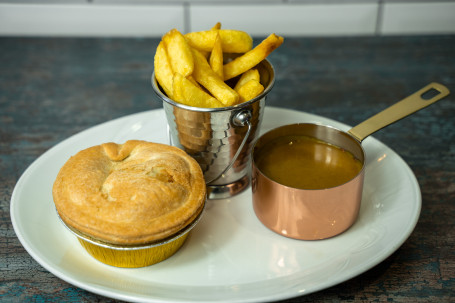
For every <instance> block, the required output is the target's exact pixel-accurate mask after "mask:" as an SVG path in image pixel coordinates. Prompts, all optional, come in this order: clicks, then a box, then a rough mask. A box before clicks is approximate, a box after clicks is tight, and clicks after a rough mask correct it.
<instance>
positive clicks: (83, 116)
mask: <svg viewBox="0 0 455 303" xmlns="http://www.w3.org/2000/svg"><path fill="white" fill-rule="evenodd" d="M157 43H158V40H157V39H109V38H105V39H75V38H74V39H73V38H0V172H1V173H0V239H1V240H0V301H5V302H8V301H13V302H14V301H15V302H29V301H31V302H65V301H68V302H113V301H114V300H111V299H109V298H104V297H101V296H98V295H95V294H93V293H89V292H87V291H85V290H82V289H79V288H78V287H75V286H73V285H70V284H68V283H66V282H64V281H62V280H60V279H59V278H57V277H55V276H54V275H53V274H51V273H49V272H48V271H47V270H46V269H44V268H43V267H41V266H40V265H39V264H38V263H37V262H36V261H35V260H34V259H33V258H32V257H31V256H30V255H29V254H28V253H27V252H26V251H25V249H24V248H23V247H22V245H21V244H20V242H19V240H18V238H17V237H16V235H15V232H14V230H13V227H12V224H11V218H10V199H11V194H12V191H13V189H14V186H15V184H16V182H17V181H18V179H19V177H20V176H21V174H22V173H23V172H24V171H25V169H26V168H27V167H28V166H29V165H30V164H31V163H32V161H34V160H35V159H36V158H37V157H39V156H40V155H41V154H42V153H43V152H45V151H46V150H48V149H49V148H51V147H52V146H54V145H55V144H58V143H59V142H61V141H62V140H64V139H65V138H67V137H69V136H71V135H73V134H75V133H78V132H80V131H82V130H84V129H87V128H89V127H91V126H93V125H96V124H99V123H102V122H105V121H108V120H111V119H114V118H117V117H121V116H125V115H128V114H132V113H137V112H141V111H146V110H150V109H154V108H160V107H161V104H160V102H158V101H157V99H156V97H155V96H154V93H153V91H152V88H151V86H150V84H149V83H150V82H149V79H150V75H151V72H152V70H153V55H154V52H155V48H156V46H157ZM269 59H270V61H271V62H272V63H273V64H274V67H275V69H276V84H275V87H274V89H273V90H272V92H271V93H270V95H269V97H268V99H267V104H268V105H270V106H276V107H285V108H290V109H295V110H299V111H305V112H309V113H314V114H318V115H322V116H325V117H329V118H332V119H335V120H338V121H341V122H344V123H346V124H350V125H355V124H356V123H358V122H360V121H362V120H364V119H365V118H367V117H369V116H370V115H372V114H374V113H376V112H378V111H380V110H382V109H384V108H385V107H387V106H388V105H390V104H392V103H394V102H396V101H398V100H400V99H401V98H403V97H405V96H407V95H409V94H411V93H413V92H414V91H416V90H417V89H419V88H421V87H423V86H424V85H426V84H427V83H430V82H432V81H436V82H440V83H443V84H445V85H446V86H448V87H449V89H451V90H452V95H450V96H449V97H448V98H446V99H445V100H443V101H440V102H438V103H436V104H434V105H432V106H431V107H429V108H427V109H425V110H423V111H420V112H418V113H416V114H415V115H413V116H411V117H408V118H406V119H405V120H403V121H401V122H399V123H398V124H394V125H392V126H390V127H389V128H387V130H383V131H380V132H378V133H376V134H375V135H374V136H375V137H376V138H377V139H379V140H381V141H382V142H383V143H385V144H386V145H388V146H389V147H391V148H392V149H393V150H395V151H396V152H397V153H398V154H399V155H400V156H401V157H402V158H403V159H404V160H405V161H406V162H407V163H408V164H409V166H410V167H411V169H412V170H413V172H414V174H415V175H416V177H417V179H418V182H419V184H420V187H421V191H422V199H423V205H422V212H421V215H420V218H419V221H418V224H417V226H416V228H415V230H414V232H413V233H412V234H411V236H410V237H409V239H408V240H407V241H406V242H405V243H404V244H403V245H402V246H401V247H400V248H399V249H398V250H397V251H396V252H395V253H393V254H392V255H391V256H390V257H389V258H387V259H386V260H385V261H383V262H381V263H380V264H379V265H377V266H375V267H374V268H372V269H370V270H368V271H367V272H365V273H363V274H361V275H360V276H358V277H355V278H353V279H351V280H348V281H346V282H344V283H342V284H339V285H337V286H333V287H331V288H329V289H325V290H323V291H320V292H317V293H314V294H310V295H308V296H303V297H299V298H294V299H290V300H287V301H286V302H314V301H318V302H386V301H387V302H449V301H452V302H453V301H454V300H455V220H454V218H455V102H454V101H455V36H411V37H409V36H407V37H347V38H287V39H286V40H285V43H284V44H283V46H282V47H280V48H279V50H277V51H276V52H275V53H273V54H272V55H271V56H270V58H269Z"/></svg>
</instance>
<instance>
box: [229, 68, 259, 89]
mask: <svg viewBox="0 0 455 303" xmlns="http://www.w3.org/2000/svg"><path fill="white" fill-rule="evenodd" d="M250 80H256V81H258V82H260V81H261V77H260V75H259V71H258V70H257V69H256V68H252V69H249V70H247V71H246V72H244V73H243V74H242V75H241V76H240V78H239V80H238V81H237V83H236V84H235V86H234V90H235V91H237V92H238V89H239V88H240V87H241V86H243V85H244V84H245V83H247V82H248V81H250Z"/></svg>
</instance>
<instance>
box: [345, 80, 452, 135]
mask: <svg viewBox="0 0 455 303" xmlns="http://www.w3.org/2000/svg"><path fill="white" fill-rule="evenodd" d="M430 90H436V91H438V92H439V94H437V95H435V96H433V97H431V98H430V99H424V98H422V96H423V95H424V94H425V93H427V92H429V91H430ZM449 93H450V91H449V89H448V88H447V87H445V86H444V85H442V84H439V83H436V82H433V83H430V84H428V85H427V86H425V87H424V88H421V89H420V90H418V91H417V92H415V93H413V94H412V95H410V96H408V97H406V98H404V99H403V100H401V101H399V102H397V103H395V104H394V105H392V106H390V107H388V108H386V109H385V110H383V111H382V112H380V113H378V114H376V115H374V116H372V117H371V118H369V119H367V120H365V121H363V122H362V123H360V124H358V125H357V126H354V127H353V128H351V129H350V130H349V131H348V133H349V134H351V135H352V136H353V137H354V138H356V139H357V141H359V142H362V141H363V140H364V139H365V138H366V137H368V136H369V135H371V134H373V133H375V132H376V131H378V130H380V129H382V128H384V127H386V126H388V125H390V124H392V123H395V122H397V121H399V120H401V119H403V118H404V117H407V116H409V115H410V114H413V113H415V112H416V111H419V110H421V109H423V108H425V107H427V106H429V105H431V104H433V103H435V102H436V101H439V100H441V99H442V98H444V97H446V96H447V95H449Z"/></svg>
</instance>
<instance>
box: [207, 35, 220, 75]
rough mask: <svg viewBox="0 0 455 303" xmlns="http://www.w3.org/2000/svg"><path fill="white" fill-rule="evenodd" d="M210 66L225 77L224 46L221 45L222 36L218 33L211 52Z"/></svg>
mask: <svg viewBox="0 0 455 303" xmlns="http://www.w3.org/2000/svg"><path fill="white" fill-rule="evenodd" d="M209 62H210V67H211V68H212V70H213V71H214V72H215V73H216V74H217V75H218V76H219V77H220V78H221V79H223V48H222V46H221V38H220V35H219V34H218V35H217V36H216V39H215V43H214V44H213V49H212V53H211V54H210V59H209Z"/></svg>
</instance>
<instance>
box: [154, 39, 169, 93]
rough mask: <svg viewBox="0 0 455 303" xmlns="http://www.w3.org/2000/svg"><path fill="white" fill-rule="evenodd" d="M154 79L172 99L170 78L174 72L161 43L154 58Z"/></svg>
mask: <svg viewBox="0 0 455 303" xmlns="http://www.w3.org/2000/svg"><path fill="white" fill-rule="evenodd" d="M154 68H155V78H156V80H157V81H158V83H159V84H160V85H161V87H162V88H163V90H164V92H165V93H166V95H167V96H168V97H169V98H172V95H173V94H172V78H173V77H174V72H173V71H172V68H171V64H170V63H169V58H168V55H167V51H166V47H165V45H164V43H163V42H162V41H161V42H160V43H159V44H158V47H157V48H156V53H155V58H154Z"/></svg>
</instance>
